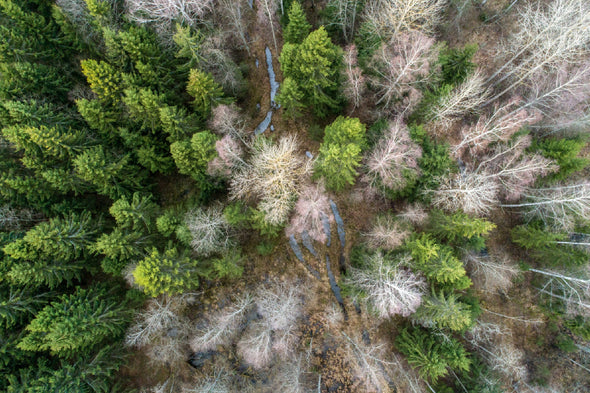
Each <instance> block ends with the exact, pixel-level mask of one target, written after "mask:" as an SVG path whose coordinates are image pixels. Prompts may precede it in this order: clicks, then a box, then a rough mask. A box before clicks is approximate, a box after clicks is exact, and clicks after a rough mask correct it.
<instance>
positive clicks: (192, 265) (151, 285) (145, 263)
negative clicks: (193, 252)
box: [133, 247, 199, 297]
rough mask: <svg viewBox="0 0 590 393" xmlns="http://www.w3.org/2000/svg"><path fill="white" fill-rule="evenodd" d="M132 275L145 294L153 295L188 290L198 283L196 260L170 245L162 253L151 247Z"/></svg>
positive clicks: (195, 286)
mask: <svg viewBox="0 0 590 393" xmlns="http://www.w3.org/2000/svg"><path fill="white" fill-rule="evenodd" d="M133 277H134V278H135V282H136V283H137V285H139V286H140V287H141V288H142V290H143V291H144V292H145V293H146V294H148V295H149V296H154V297H156V296H158V295H161V294H163V293H167V294H175V293H181V292H184V291H190V290H192V289H195V288H197V287H198V285H199V280H198V277H197V262H196V261H194V260H191V259H190V258H189V257H187V256H184V255H181V254H180V253H179V252H178V250H177V249H176V248H171V247H168V248H167V249H166V250H165V251H164V252H163V253H160V252H159V251H158V250H157V249H156V248H152V251H151V253H150V254H149V255H148V256H147V257H145V258H144V259H142V260H141V261H139V263H138V265H137V267H136V268H135V271H134V272H133Z"/></svg>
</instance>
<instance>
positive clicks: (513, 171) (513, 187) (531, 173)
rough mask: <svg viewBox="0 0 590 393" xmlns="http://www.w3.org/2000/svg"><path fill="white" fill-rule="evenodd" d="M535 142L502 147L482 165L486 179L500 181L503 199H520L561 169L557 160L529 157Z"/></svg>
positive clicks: (522, 140)
mask: <svg viewBox="0 0 590 393" xmlns="http://www.w3.org/2000/svg"><path fill="white" fill-rule="evenodd" d="M530 141H531V138H530V137H529V136H523V137H520V138H518V139H517V140H516V141H513V142H512V143H508V144H499V145H497V146H496V148H495V149H494V151H493V152H492V154H491V155H490V156H488V157H486V158H484V160H483V161H482V162H481V163H480V165H479V167H478V169H480V168H484V170H485V172H486V173H488V175H485V178H486V179H488V180H490V181H497V182H498V185H499V186H500V188H501V192H500V194H501V196H502V197H503V198H504V199H506V200H508V201H516V200H518V199H520V196H521V194H522V193H523V192H524V191H525V190H526V189H527V188H528V187H530V186H532V185H533V183H534V182H535V181H536V180H537V178H539V177H543V176H546V175H548V174H549V173H551V172H555V171H556V170H557V169H559V167H558V166H557V165H555V164H554V162H553V160H550V159H548V158H545V157H543V156H542V155H540V154H536V153H535V154H527V153H525V152H524V150H525V149H526V148H527V147H528V146H529V145H530Z"/></svg>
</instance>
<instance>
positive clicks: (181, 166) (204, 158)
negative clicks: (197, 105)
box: [170, 131, 217, 183]
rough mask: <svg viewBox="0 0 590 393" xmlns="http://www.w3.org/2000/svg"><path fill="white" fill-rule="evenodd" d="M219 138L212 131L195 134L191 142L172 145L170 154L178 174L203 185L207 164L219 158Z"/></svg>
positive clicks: (179, 142)
mask: <svg viewBox="0 0 590 393" xmlns="http://www.w3.org/2000/svg"><path fill="white" fill-rule="evenodd" d="M216 141H217V137H216V136H215V135H214V134H213V133H211V132H210V131H201V132H197V133H195V134H194V135H193V136H192V138H191V140H190V141H178V142H174V143H173V144H172V145H170V153H171V154H172V158H173V159H174V162H175V163H176V167H177V168H178V172H180V173H182V174H184V175H188V176H191V177H192V178H193V179H195V180H196V181H197V182H199V183H202V182H203V181H204V179H205V178H206V171H207V164H208V163H209V161H211V160H213V159H214V158H215V157H216V156H217V152H216V150H215V142H216Z"/></svg>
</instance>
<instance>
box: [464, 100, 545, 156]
mask: <svg viewBox="0 0 590 393" xmlns="http://www.w3.org/2000/svg"><path fill="white" fill-rule="evenodd" d="M520 102H521V99H520V98H519V97H516V98H513V99H512V100H510V101H509V102H507V103H506V104H504V105H502V106H497V107H496V108H495V109H494V112H493V113H492V114H491V115H490V116H481V117H480V118H479V120H478V121H477V123H476V124H475V125H471V126H467V127H464V128H463V129H462V130H461V134H462V140H461V142H460V143H459V144H456V145H455V146H453V153H454V154H455V155H457V156H461V155H462V154H463V152H464V151H465V150H466V149H468V150H469V151H470V153H471V154H472V155H477V154H478V153H481V152H482V151H483V150H485V149H486V148H487V147H488V145H489V144H490V143H493V142H499V141H504V142H505V141H508V140H509V139H510V137H511V136H512V135H514V133H516V132H517V131H518V130H520V129H521V128H522V127H523V126H525V125H529V124H533V123H535V122H537V121H538V120H539V119H540V114H539V113H538V112H531V111H527V110H526V109H520V108H519V107H518V106H519V104H520Z"/></svg>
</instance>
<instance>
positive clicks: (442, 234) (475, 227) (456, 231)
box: [430, 210, 496, 242]
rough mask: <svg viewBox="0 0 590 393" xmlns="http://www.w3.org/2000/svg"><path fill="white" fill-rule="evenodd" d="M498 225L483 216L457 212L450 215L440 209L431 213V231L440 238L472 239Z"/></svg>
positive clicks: (452, 239)
mask: <svg viewBox="0 0 590 393" xmlns="http://www.w3.org/2000/svg"><path fill="white" fill-rule="evenodd" d="M494 228H496V225H495V224H494V223H492V222H490V221H487V220H485V219H482V218H472V217H470V216H469V215H467V214H465V213H462V212H456V213H453V214H451V215H448V214H446V213H444V212H442V211H440V210H435V211H433V212H431V214H430V231H431V232H432V233H433V234H434V235H435V236H437V237H438V238H441V239H444V240H448V241H450V242H457V241H461V240H467V241H469V240H471V239H473V238H474V237H476V236H486V235H487V234H488V233H489V232H490V231H492V230H493V229H494Z"/></svg>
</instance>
